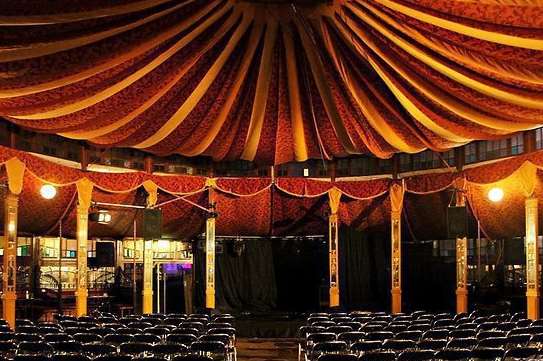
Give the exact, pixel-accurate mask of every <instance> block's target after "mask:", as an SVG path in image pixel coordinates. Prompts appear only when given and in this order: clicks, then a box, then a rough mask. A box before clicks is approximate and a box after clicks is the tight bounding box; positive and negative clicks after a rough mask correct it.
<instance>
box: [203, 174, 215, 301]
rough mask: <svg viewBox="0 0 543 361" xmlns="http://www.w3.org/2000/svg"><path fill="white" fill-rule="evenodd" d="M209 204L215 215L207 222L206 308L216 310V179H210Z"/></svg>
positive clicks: (210, 215)
mask: <svg viewBox="0 0 543 361" xmlns="http://www.w3.org/2000/svg"><path fill="white" fill-rule="evenodd" d="M206 185H207V186H208V187H209V203H210V205H211V209H212V211H213V213H211V214H209V215H208V217H207V220H206V308H208V309H214V308H215V221H216V217H217V214H216V213H215V195H214V190H213V188H214V187H215V186H216V184H215V179H214V178H209V179H208V180H207V184H206Z"/></svg>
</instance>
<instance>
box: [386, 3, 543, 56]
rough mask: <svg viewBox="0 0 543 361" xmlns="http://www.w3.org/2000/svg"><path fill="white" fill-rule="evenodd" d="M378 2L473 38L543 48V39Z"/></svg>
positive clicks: (398, 4) (536, 48)
mask: <svg viewBox="0 0 543 361" xmlns="http://www.w3.org/2000/svg"><path fill="white" fill-rule="evenodd" d="M375 1H377V2H378V3H380V4H382V5H384V6H386V7H388V8H389V9H392V10H394V11H398V12H400V13H402V14H404V15H407V16H410V17H412V18H414V19H417V20H420V21H424V22H426V23H429V24H432V25H435V26H439V27H441V28H444V29H447V30H450V31H454V32H456V33H459V34H463V35H466V36H471V37H473V38H477V39H481V40H485V41H490V42H493V43H498V44H503V45H508V46H514V47H519V48H526V49H533V50H543V40H541V39H531V38H522V37H520V36H514V35H507V34H502V33H496V32H493V31H488V30H483V29H478V28H475V27H472V26H468V25H464V24H460V23H456V22H454V21H450V20H446V19H442V18H439V17H437V16H433V15H430V14H428V13H425V12H422V11H419V10H416V9H413V8H410V7H408V6H405V5H402V4H400V3H397V2H396V1H393V0H375Z"/></svg>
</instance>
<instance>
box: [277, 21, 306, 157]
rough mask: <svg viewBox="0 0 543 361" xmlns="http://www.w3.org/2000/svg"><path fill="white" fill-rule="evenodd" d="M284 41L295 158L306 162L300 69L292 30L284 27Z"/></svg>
mask: <svg viewBox="0 0 543 361" xmlns="http://www.w3.org/2000/svg"><path fill="white" fill-rule="evenodd" d="M282 30H283V41H284V44H285V60H286V62H287V81H288V95H289V107H290V119H291V122H292V137H293V143H294V156H295V158H296V161H298V162H304V161H306V160H307V159H308V158H309V156H308V151H307V143H306V141H305V133H304V121H303V118H302V104H301V100H300V85H299V79H298V69H297V67H296V55H295V53H296V50H295V49H294V41H293V40H292V29H291V28H289V27H287V26H284V27H283V28H282Z"/></svg>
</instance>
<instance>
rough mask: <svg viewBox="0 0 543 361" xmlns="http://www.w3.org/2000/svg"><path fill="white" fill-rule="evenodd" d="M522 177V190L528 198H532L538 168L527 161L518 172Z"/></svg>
mask: <svg viewBox="0 0 543 361" xmlns="http://www.w3.org/2000/svg"><path fill="white" fill-rule="evenodd" d="M517 172H518V174H519V176H520V188H521V189H522V192H523V193H524V196H525V197H526V198H528V197H531V196H532V195H533V193H534V190H535V185H536V182H537V180H538V178H537V167H536V166H535V165H534V164H533V163H531V162H529V161H527V162H524V163H523V164H522V166H521V167H520V168H519V169H518V170H517Z"/></svg>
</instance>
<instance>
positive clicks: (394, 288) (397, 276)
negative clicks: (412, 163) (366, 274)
mask: <svg viewBox="0 0 543 361" xmlns="http://www.w3.org/2000/svg"><path fill="white" fill-rule="evenodd" d="M403 196H404V186H403V184H402V185H399V184H393V185H392V187H391V188H390V204H391V213H390V223H391V231H390V234H391V237H390V238H391V252H390V254H391V261H392V262H391V264H392V266H391V273H392V282H391V290H390V293H391V294H392V307H391V308H392V310H391V311H392V313H400V312H402V240H401V235H402V227H401V225H402V223H401V216H402V208H403Z"/></svg>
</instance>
